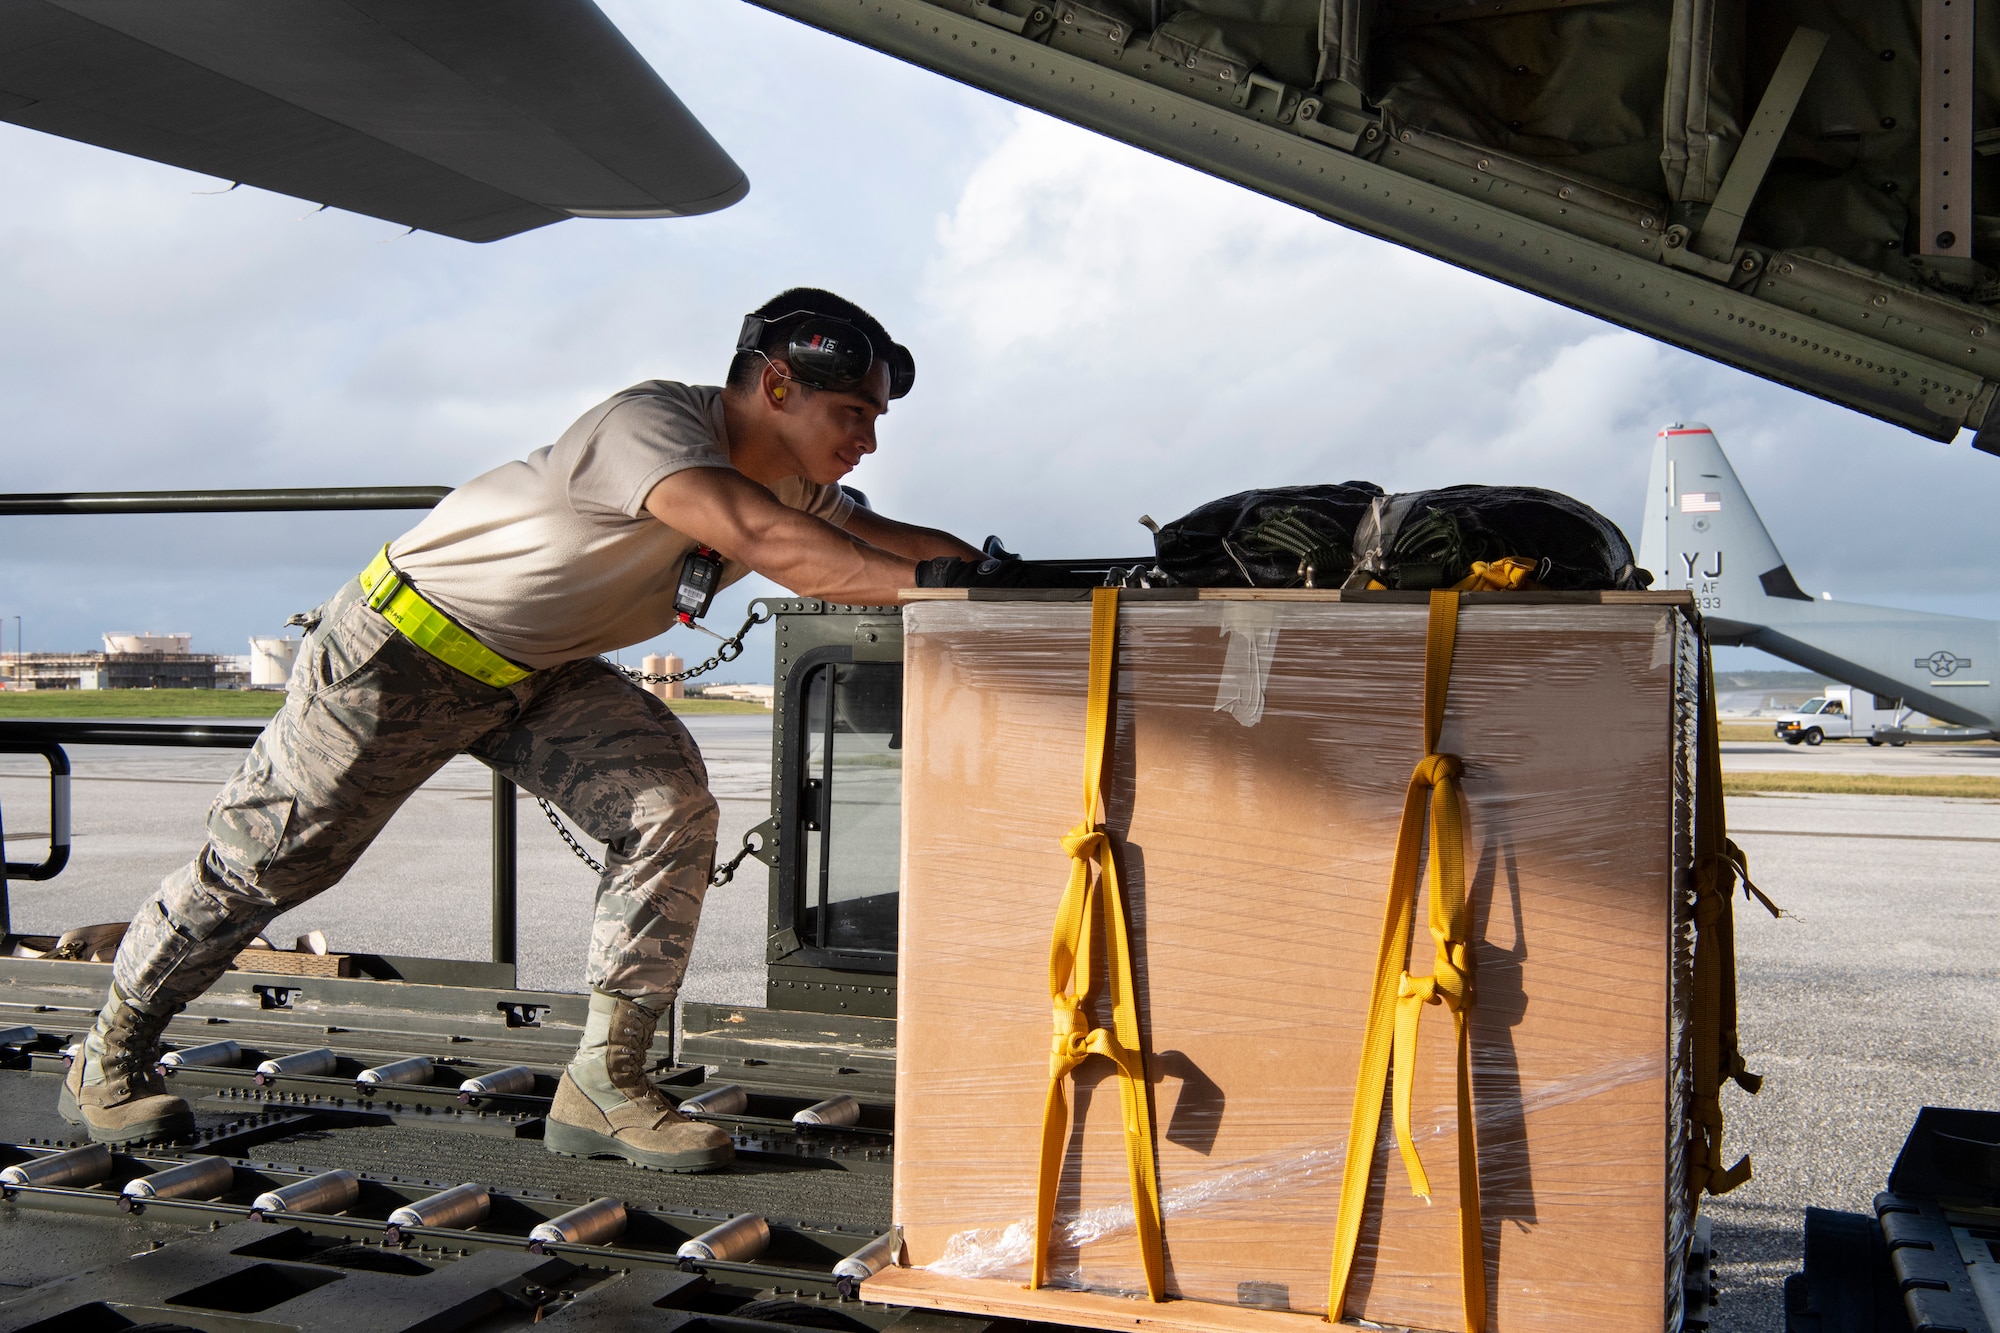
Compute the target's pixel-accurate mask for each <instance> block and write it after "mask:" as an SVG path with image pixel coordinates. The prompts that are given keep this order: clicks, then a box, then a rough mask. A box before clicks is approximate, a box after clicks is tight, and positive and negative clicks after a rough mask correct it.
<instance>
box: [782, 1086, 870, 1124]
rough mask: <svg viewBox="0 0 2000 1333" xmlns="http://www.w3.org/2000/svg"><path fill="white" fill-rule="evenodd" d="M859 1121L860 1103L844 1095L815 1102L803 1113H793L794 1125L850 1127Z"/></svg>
mask: <svg viewBox="0 0 2000 1333" xmlns="http://www.w3.org/2000/svg"><path fill="white" fill-rule="evenodd" d="M860 1119H861V1103H860V1102H857V1101H855V1100H854V1099H853V1098H852V1097H850V1096H848V1095H847V1094H846V1093H844V1092H843V1093H841V1094H840V1095H839V1096H838V1097H829V1098H827V1099H826V1100H825V1101H823V1102H816V1103H814V1104H813V1105H811V1106H808V1107H807V1108H806V1109H805V1110H803V1111H798V1112H795V1113H794V1114H793V1116H792V1123H793V1124H795V1125H852V1124H855V1123H857V1122H858V1121H859V1120H860Z"/></svg>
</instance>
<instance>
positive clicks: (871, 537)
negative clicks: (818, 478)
mask: <svg viewBox="0 0 2000 1333" xmlns="http://www.w3.org/2000/svg"><path fill="white" fill-rule="evenodd" d="M847 531H849V532H850V533H852V534H854V535H855V536H856V537H859V538H860V539H861V540H862V541H865V542H867V543H868V544H869V545H870V546H875V547H880V548H881V549H882V550H884V551H893V552H894V553H895V554H897V555H901V556H907V557H909V558H910V559H912V560H929V559H932V558H933V557H936V556H940V555H955V556H957V557H958V558H959V559H961V560H978V559H980V552H979V551H977V550H976V549H974V548H973V547H970V546H967V545H966V544H965V543H964V542H962V541H960V540H959V539H958V538H956V537H954V536H952V535H951V534H950V533H949V532H940V531H938V530H937V529H936V528H920V527H917V526H916V525H915V524H913V523H902V522H898V521H897V520H895V519H893V518H884V517H882V516H881V515H880V514H877V513H875V512H874V511H872V510H868V509H862V508H860V507H859V506H856V508H855V510H854V513H853V514H851V515H850V516H849V517H848V520H847Z"/></svg>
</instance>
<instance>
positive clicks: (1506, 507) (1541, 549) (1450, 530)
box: [1355, 486, 1651, 592]
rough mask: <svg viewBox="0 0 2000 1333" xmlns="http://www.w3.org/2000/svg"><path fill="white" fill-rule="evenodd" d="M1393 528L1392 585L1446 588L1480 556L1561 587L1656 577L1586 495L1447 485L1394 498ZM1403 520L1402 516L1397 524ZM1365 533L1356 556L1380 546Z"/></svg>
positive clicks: (1388, 508) (1387, 562)
mask: <svg viewBox="0 0 2000 1333" xmlns="http://www.w3.org/2000/svg"><path fill="white" fill-rule="evenodd" d="M1384 512H1385V515H1386V517H1387V521H1386V522H1385V526H1387V527H1390V528H1391V529H1392V531H1391V533H1390V537H1389V541H1388V542H1387V543H1386V545H1385V546H1384V548H1383V550H1382V552H1381V557H1380V559H1381V565H1382V572H1381V573H1379V574H1377V575H1376V577H1377V578H1378V579H1380V580H1381V582H1383V583H1384V584H1387V585H1388V586H1389V587H1391V588H1413V589H1422V588H1449V587H1451V586H1452V585H1453V584H1454V583H1457V582H1458V581H1459V580H1460V579H1462V578H1464V577H1465V576H1466V575H1468V574H1470V573H1471V572H1472V562H1473V561H1475V560H1488V561H1491V560H1498V559H1501V558H1502V557H1504V556H1515V557H1517V558H1519V559H1522V560H1531V561H1533V562H1534V563H1535V575H1534V577H1535V581H1536V582H1538V583H1540V584H1541V585H1542V586H1543V587H1544V588H1549V589H1553V590H1555V591H1559V592H1580V591H1597V592H1603V591H1609V590H1613V589H1623V590H1625V591H1631V590H1634V589H1638V588H1643V587H1645V586H1646V584H1647V583H1649V582H1651V578H1650V576H1648V575H1646V574H1644V573H1643V572H1642V571H1640V570H1639V569H1638V568H1637V567H1636V566H1635V565H1634V563H1633V559H1632V546H1631V543H1630V542H1628V541H1626V540H1625V534H1624V533H1623V532H1620V531H1619V530H1618V525H1617V524H1616V523H1613V522H1612V521H1611V520H1610V519H1608V518H1606V517H1605V516H1604V515H1602V514H1600V513H1598V512H1597V511H1596V510H1595V509H1592V508H1591V507H1590V506H1589V505H1587V504H1585V503H1583V502H1582V501H1581V500H1576V499H1572V498H1571V497H1569V496H1567V495H1564V494H1563V493H1562V492H1560V491H1550V490H1543V489H1542V488H1541V487H1539V486H1446V487H1443V488H1441V489H1439V490H1434V491H1414V492H1409V493H1406V494H1401V495H1397V496H1394V497H1393V498H1392V499H1391V500H1390V501H1389V503H1388V504H1387V505H1385V506H1384ZM1399 520H1400V521H1399ZM1372 536H1373V534H1372V533H1368V532H1364V533H1363V534H1362V541H1361V543H1360V545H1361V546H1363V547H1366V548H1368V549H1360V550H1357V551H1356V553H1355V558H1356V560H1357V561H1364V560H1366V559H1367V557H1368V555H1369V554H1370V551H1371V550H1372V549H1373V548H1374V547H1375V545H1376V544H1377V543H1375V542H1374V541H1372V540H1370V539H1371V538H1372Z"/></svg>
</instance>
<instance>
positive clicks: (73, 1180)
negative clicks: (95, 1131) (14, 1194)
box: [0, 1143, 111, 1189]
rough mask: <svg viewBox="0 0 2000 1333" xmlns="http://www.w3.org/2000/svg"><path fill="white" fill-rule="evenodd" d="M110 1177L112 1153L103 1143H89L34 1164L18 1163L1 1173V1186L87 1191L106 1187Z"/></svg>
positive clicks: (52, 1154) (39, 1159)
mask: <svg viewBox="0 0 2000 1333" xmlns="http://www.w3.org/2000/svg"><path fill="white" fill-rule="evenodd" d="M110 1174H111V1149H109V1148H107V1147H105V1146H104V1145H103V1144H101V1143H87V1144H85V1145H84V1146H83V1147H81V1148H71V1149H69V1150H67V1151H65V1152H57V1153H50V1154H49V1155H48V1156H46V1157H37V1158H35V1159H34V1160H33V1161H28V1162H16V1163H15V1164H14V1165H12V1166H10V1167H8V1168H7V1169H6V1170H4V1171H0V1186H7V1185H50V1186H55V1185H61V1186H67V1187H69V1188H71V1189H85V1188H88V1187H89V1186H92V1185H98V1184H102V1183H103V1182H104V1179H105V1177H107V1176H109V1175H110Z"/></svg>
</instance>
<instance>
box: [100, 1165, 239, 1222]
mask: <svg viewBox="0 0 2000 1333" xmlns="http://www.w3.org/2000/svg"><path fill="white" fill-rule="evenodd" d="M235 1183H236V1168H235V1167H233V1166H231V1165H230V1164H229V1163H228V1162H227V1161H225V1160H224V1159H222V1158H220V1157H192V1158H189V1159H188V1160H187V1161H185V1162H182V1163H180V1164H179V1165H178V1166H170V1167H168V1168H167V1169H166V1170H164V1171H155V1172H153V1174H151V1175H150V1176H140V1177H139V1178H138V1179H137V1180H128V1181H126V1182H125V1194H124V1197H123V1198H121V1199H119V1201H118V1206H119V1207H120V1208H122V1209H124V1210H125V1211H127V1212H130V1211H131V1210H132V1209H134V1208H137V1207H141V1206H143V1205H145V1204H148V1203H152V1202H154V1201H156V1200H161V1199H213V1198H215V1197H216V1196H217V1195H220V1194H227V1193H228V1192H229V1187H230V1186H231V1185H234V1184H235Z"/></svg>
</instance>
